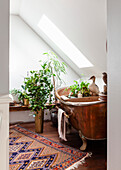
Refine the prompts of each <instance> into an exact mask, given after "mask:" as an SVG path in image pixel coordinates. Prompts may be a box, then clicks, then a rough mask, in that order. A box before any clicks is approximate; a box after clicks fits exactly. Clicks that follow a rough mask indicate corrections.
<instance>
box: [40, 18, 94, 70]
mask: <svg viewBox="0 0 121 170" xmlns="http://www.w3.org/2000/svg"><path fill="white" fill-rule="evenodd" d="M38 27H39V28H40V29H41V30H42V31H43V32H44V34H45V35H46V36H48V38H49V39H50V40H51V41H53V43H55V44H56V46H58V47H59V49H60V50H62V51H63V52H64V53H65V54H66V56H68V57H69V58H70V59H71V60H72V61H73V62H74V63H75V64H76V65H77V66H78V67H79V68H84V67H92V66H93V65H92V63H91V62H90V61H89V60H88V59H87V58H86V57H85V56H84V55H83V54H82V53H81V52H80V51H79V50H78V49H77V47H76V46H75V45H74V44H73V43H72V42H71V41H70V40H69V39H68V38H67V37H66V36H65V35H64V34H63V32H62V31H60V30H59V29H58V27H57V26H56V25H55V24H54V23H53V22H52V21H51V20H50V19H48V18H47V16H45V15H43V16H42V18H41V19H40V21H39V24H38Z"/></svg>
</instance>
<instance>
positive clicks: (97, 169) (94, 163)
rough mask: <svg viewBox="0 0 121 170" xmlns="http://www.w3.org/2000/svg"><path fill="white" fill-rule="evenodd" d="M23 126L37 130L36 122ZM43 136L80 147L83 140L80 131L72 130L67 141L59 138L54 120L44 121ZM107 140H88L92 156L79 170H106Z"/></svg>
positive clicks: (88, 150) (88, 148)
mask: <svg viewBox="0 0 121 170" xmlns="http://www.w3.org/2000/svg"><path fill="white" fill-rule="evenodd" d="M20 125H21V126H22V127H24V128H26V129H29V130H31V131H34V130H35V127H34V123H24V124H20ZM42 135H43V136H45V137H47V138H49V139H51V140H53V141H56V142H61V143H63V144H65V145H68V146H71V147H74V148H77V149H79V148H80V146H81V144H82V142H81V139H80V137H79V135H78V132H76V131H75V130H72V132H71V134H69V135H67V139H68V141H67V142H63V141H60V140H59V138H58V132H57V127H55V126H53V124H52V122H44V132H43V133H42ZM106 143H107V141H106V140H105V141H88V146H87V149H86V151H87V152H92V156H91V158H88V159H86V163H87V164H85V166H82V165H80V166H79V167H78V168H77V169H78V170H106V157H107V152H106V151H107V146H106Z"/></svg>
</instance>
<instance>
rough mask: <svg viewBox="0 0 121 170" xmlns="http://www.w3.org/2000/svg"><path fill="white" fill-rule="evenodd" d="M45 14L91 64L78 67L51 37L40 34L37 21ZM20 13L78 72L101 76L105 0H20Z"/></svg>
mask: <svg viewBox="0 0 121 170" xmlns="http://www.w3.org/2000/svg"><path fill="white" fill-rule="evenodd" d="M43 14H45V15H46V16H47V17H48V18H49V19H50V20H51V21H52V22H53V23H54V24H55V25H56V26H57V27H58V28H59V29H60V30H61V31H62V32H63V33H64V34H65V35H66V36H67V37H68V38H69V39H70V40H71V41H72V42H73V43H74V44H75V45H76V46H77V48H78V49H79V50H80V51H81V52H82V53H83V54H84V55H85V56H86V57H87V59H89V61H91V62H92V64H93V65H94V67H92V68H84V69H81V70H80V69H78V68H77V67H76V66H75V64H73V63H72V62H71V61H70V60H69V58H68V57H67V56H65V55H64V54H63V53H62V51H60V49H59V48H57V46H55V45H54V44H53V43H52V41H49V39H48V38H47V37H46V36H44V35H43V34H42V32H41V31H40V29H39V28H38V26H37V25H38V23H39V21H40V19H41V17H42V15H43ZM20 16H21V17H22V18H23V19H24V20H25V21H26V23H27V24H28V25H30V26H31V27H32V28H33V29H34V30H35V31H36V32H37V33H38V34H39V35H40V36H42V37H43V38H44V39H45V40H46V41H47V42H48V43H49V45H50V46H51V47H52V48H54V50H55V51H57V52H58V53H59V54H60V56H61V57H62V58H63V59H64V60H66V61H67V62H69V64H70V65H71V67H72V68H73V69H74V70H75V71H76V72H77V74H81V73H84V74H85V75H86V76H91V74H95V75H97V76H101V73H102V72H103V71H106V69H107V68H106V0H98V1H97V0H91V1H90V0H76V3H75V0H66V1H65V0H58V1H55V0H49V1H48V0H36V3H35V0H26V1H25V0H22V1H21V7H20Z"/></svg>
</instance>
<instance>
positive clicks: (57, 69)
mask: <svg viewBox="0 0 121 170" xmlns="http://www.w3.org/2000/svg"><path fill="white" fill-rule="evenodd" d="M43 55H47V56H48V60H47V61H46V62H45V64H46V66H47V68H48V70H49V71H50V73H51V77H52V79H53V86H54V96H55V90H56V84H58V83H60V85H61V84H62V83H63V82H64V81H63V80H62V79H61V73H63V74H66V67H67V65H66V64H65V63H64V62H60V61H59V60H58V57H57V55H56V54H55V53H54V52H52V51H51V52H48V53H43ZM56 81H57V83H56ZM55 102H56V101H55Z"/></svg>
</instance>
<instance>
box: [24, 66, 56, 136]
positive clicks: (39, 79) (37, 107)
mask: <svg viewBox="0 0 121 170" xmlns="http://www.w3.org/2000/svg"><path fill="white" fill-rule="evenodd" d="M24 84H25V88H26V90H27V92H28V96H29V101H30V108H31V109H32V111H33V112H34V116H35V131H36V132H37V133H42V132H43V119H44V108H46V103H47V101H48V99H49V95H50V92H51V91H52V90H53V85H52V84H51V73H50V70H49V69H48V67H47V64H43V65H41V70H39V71H30V76H29V77H26V78H25V81H24ZM49 102H50V103H51V99H50V100H49Z"/></svg>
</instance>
